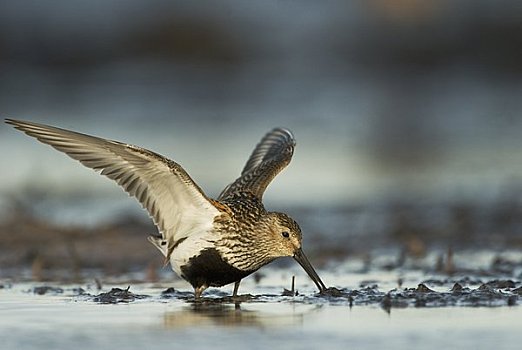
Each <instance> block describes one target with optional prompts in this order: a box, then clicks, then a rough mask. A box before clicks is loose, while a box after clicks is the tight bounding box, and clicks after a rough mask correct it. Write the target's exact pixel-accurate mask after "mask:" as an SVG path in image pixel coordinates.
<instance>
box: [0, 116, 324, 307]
mask: <svg viewBox="0 0 522 350" xmlns="http://www.w3.org/2000/svg"><path fill="white" fill-rule="evenodd" d="M6 123H8V124H11V125H13V126H14V127H15V128H16V129H18V130H21V131H23V132H25V133H26V134H27V135H29V136H32V137H35V138H36V139H38V140H39V141H41V142H43V143H46V144H48V145H50V146H52V147H54V148H55V149H57V150H58V151H61V152H64V153H66V154H67V155H68V156H70V157H71V158H73V159H76V160H78V161H80V162H81V163H82V164H83V165H85V166H86V167H89V168H92V169H94V170H96V171H99V172H100V173H101V174H102V175H105V176H107V177H108V178H110V179H112V180H114V181H116V182H117V183H118V185H120V186H121V187H122V188H123V189H124V190H125V191H126V192H127V193H128V194H129V195H131V196H134V197H136V199H137V200H138V201H139V202H140V203H141V205H142V206H143V208H145V209H146V210H147V211H148V213H149V214H150V216H151V218H152V219H153V221H154V223H155V224H156V226H157V227H158V231H159V233H158V235H155V236H151V237H149V241H150V242H151V243H152V244H154V245H155V246H156V247H157V248H158V249H159V250H160V251H161V253H162V254H163V255H164V256H165V262H166V263H168V262H170V264H171V266H172V268H173V270H174V271H175V272H176V273H177V274H178V275H179V276H181V277H182V278H183V279H185V280H186V281H188V282H189V283H190V284H191V285H192V287H193V288H194V294H195V298H196V299H198V298H200V297H201V294H202V293H203V291H204V290H205V289H206V288H208V287H210V286H213V287H221V286H224V285H227V284H229V283H235V284H234V292H233V296H234V297H236V296H237V291H238V288H239V283H240V282H241V279H242V278H244V277H246V276H248V275H250V274H251V273H253V272H255V271H257V270H258V269H259V268H260V267H262V266H264V265H266V264H268V263H270V262H272V261H273V260H275V259H277V258H279V257H286V256H291V257H293V258H294V259H295V260H296V261H297V262H298V263H299V264H300V265H301V266H302V267H303V269H304V270H305V271H306V272H307V273H308V275H309V276H310V278H311V279H312V281H313V282H314V283H315V284H316V286H317V288H319V291H320V292H324V291H325V290H326V287H325V285H324V283H323V282H322V281H321V279H320V278H319V276H318V275H317V273H316V272H315V270H314V268H313V267H312V265H311V264H310V262H309V261H308V259H307V258H306V255H305V254H304V253H303V250H302V247H301V242H302V236H301V229H300V228H299V225H298V224H297V223H296V222H295V221H294V220H293V219H292V218H290V217H289V216H288V215H286V214H284V213H278V212H270V211H267V210H266V209H265V207H264V205H263V202H262V199H263V193H264V192H265V189H266V188H267V186H268V185H269V183H270V182H271V181H272V179H273V178H274V177H275V176H276V175H277V174H278V173H279V172H280V171H281V170H283V169H284V168H285V167H286V166H287V165H288V163H290V160H291V159H292V155H293V152H294V147H295V139H294V137H293V135H292V133H291V132H290V131H289V130H287V129H283V128H276V129H273V130H272V131H270V132H269V133H267V134H266V135H265V136H264V137H263V138H262V139H261V141H260V142H259V143H258V145H257V146H256V148H255V149H254V151H253V153H252V155H251V156H250V158H249V159H248V161H247V163H246V165H245V167H244V169H243V171H242V172H241V176H240V177H239V178H238V179H237V180H235V181H234V182H232V183H231V184H230V185H228V186H227V187H226V188H225V189H224V190H223V192H221V194H220V195H219V197H218V198H217V200H214V199H211V198H209V197H207V196H206V195H205V193H204V192H203V191H202V190H201V188H200V187H199V186H198V185H197V184H196V183H195V182H194V181H193V180H192V179H191V178H190V176H189V175H188V174H187V172H186V171H185V170H184V169H183V168H182V167H181V166H180V165H179V164H178V163H176V162H174V161H172V160H170V159H168V158H165V157H163V156H161V155H159V154H157V153H154V152H152V151H149V150H147V149H144V148H141V147H137V146H133V145H129V144H125V143H121V142H117V141H112V140H106V139H103V138H99V137H95V136H89V135H85V134H80V133H77V132H74V131H69V130H65V129H60V128H56V127H52V126H47V125H42V124H37V123H32V122H26V121H20V120H13V119H6Z"/></svg>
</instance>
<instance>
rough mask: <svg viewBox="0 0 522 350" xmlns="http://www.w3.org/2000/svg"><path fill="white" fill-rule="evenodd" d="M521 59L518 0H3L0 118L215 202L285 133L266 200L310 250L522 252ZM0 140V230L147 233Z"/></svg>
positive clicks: (104, 183) (117, 200)
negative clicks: (121, 155) (157, 166)
mask: <svg viewBox="0 0 522 350" xmlns="http://www.w3.org/2000/svg"><path fill="white" fill-rule="evenodd" d="M521 47H522V3H521V2H519V1H516V0H499V1H494V2H492V1H485V0H461V1H449V0H365V1H306V0H305V1H291V0H267V1H258V2H255V1H240V0H226V1H220V2H213V1H198V2H185V1H160V0H148V1H142V0H131V1H125V2H123V1H117V0H104V1H100V0H94V1H88V2H85V1H75V0H74V1H71V0H67V1H62V0H58V1H52V2H41V1H36V0H33V1H30V0H28V1H0V76H1V79H0V115H1V117H2V118H19V119H26V120H31V121H36V122H41V123H46V124H51V125H56V126H60V127H64V128H68V129H73V130H76V131H80V132H84V133H89V134H94V135H97V136H102V137H106V138H111V139H115V140H119V141H124V142H127V143H132V144H137V145H140V146H143V147H146V148H149V149H152V150H154V151H156V152H158V153H161V154H163V155H165V156H168V157H170V158H172V159H174V160H176V161H178V162H179V163H180V164H182V165H183V166H184V167H185V169H186V170H187V171H188V172H189V174H191V176H192V177H193V178H194V179H195V180H196V181H197V182H198V183H199V184H200V185H201V186H202V188H204V189H205V190H206V192H207V193H208V194H209V195H210V196H217V194H218V193H219V192H220V191H221V189H222V188H223V187H224V186H225V185H226V184H228V183H229V182H231V181H232V180H233V179H235V177H236V176H237V175H238V174H239V172H240V170H241V169H242V166H243V164H244V162H245V161H246V159H247V157H248V156H249V154H250V152H251V150H252V149H253V147H254V145H255V144H256V143H257V142H258V140H259V139H260V138H261V136H262V135H263V134H264V133H265V132H266V131H268V130H269V129H271V128H273V127H275V126H286V127H288V128H290V129H291V130H292V131H293V132H294V133H295V136H296V138H297V142H298V146H297V149H296V152H295V155H294V159H293V161H292V163H291V165H290V166H289V167H288V168H287V169H286V170H285V171H284V172H283V173H282V174H281V176H279V177H278V178H277V179H276V180H275V181H274V183H273V184H272V186H271V187H269V189H268V191H267V194H266V197H265V198H266V199H265V200H266V202H267V206H268V207H269V208H277V209H283V210H286V211H289V212H290V213H291V214H293V215H294V216H295V217H296V219H297V220H298V221H299V222H301V223H302V224H301V226H303V229H304V230H305V231H308V232H310V233H308V236H307V237H308V238H306V239H308V240H309V241H310V242H309V244H310V245H312V244H315V247H320V246H321V244H323V245H328V244H329V246H330V247H331V252H332V254H333V250H334V247H336V246H337V248H335V249H338V246H339V244H338V242H339V241H338V240H339V237H347V238H348V239H349V240H350V244H348V243H347V244H346V246H347V247H348V246H350V247H351V248H346V249H348V250H349V251H350V249H355V248H354V246H355V247H357V244H358V243H356V242H360V239H361V240H364V238H367V239H369V240H371V242H376V241H375V240H374V237H377V236H379V235H380V236H383V237H387V238H386V239H385V240H389V239H390V237H392V239H399V240H401V239H404V240H405V242H407V243H406V244H407V245H408V246H409V247H410V248H409V249H410V250H413V251H415V249H418V248H419V245H420V252H421V253H422V252H423V251H424V247H425V245H426V242H429V240H430V239H432V240H437V239H441V237H442V238H443V239H449V240H450V241H452V242H453V241H454V240H460V241H462V240H464V241H466V242H468V243H469V242H471V241H473V243H483V244H485V245H489V244H491V243H494V244H499V245H500V246H505V245H512V244H514V243H516V244H520V245H522V243H521V240H522V238H521V237H522V192H521V190H522V152H521V150H522V136H521V132H522V118H521V116H520V114H521V111H522V98H521V96H522V50H521ZM0 147H1V149H2V150H3V152H1V154H0V163H1V164H2V168H1V169H2V170H1V172H0V205H1V207H0V208H2V211H1V212H0V213H1V214H2V215H1V216H2V217H3V221H4V222H7V223H11V224H5V223H4V226H3V227H4V229H3V232H12V230H14V229H16V227H15V226H13V224H12V223H13V222H19V221H20V220H19V219H17V220H18V221H13V218H15V217H18V216H17V215H20V214H16V213H23V215H22V217H24V218H27V217H28V216H30V217H32V218H35V220H36V219H37V220H42V221H44V222H46V223H49V224H52V225H59V226H60V227H64V226H66V227H68V225H77V226H80V227H99V226H100V224H102V223H103V224H107V223H111V222H113V221H114V218H118V219H121V218H124V219H122V220H123V221H124V222H128V218H129V217H133V218H134V217H137V218H139V220H143V221H144V222H146V223H147V225H149V222H148V221H147V219H146V215H145V214H142V213H140V207H139V205H138V204H137V203H134V202H133V201H132V200H129V199H128V198H127V197H126V196H125V195H124V194H122V192H121V190H120V189H118V188H117V186H115V185H114V184H113V183H111V182H110V181H109V180H107V179H104V178H102V177H101V176H97V175H95V174H94V173H93V172H92V171H91V170H88V169H86V168H83V167H82V166H80V165H79V164H78V163H76V162H74V161H72V160H70V159H68V158H67V157H65V156H64V155H62V154H59V153H58V152H56V151H54V150H52V149H51V148H49V147H48V146H44V145H41V144H37V143H36V142H35V141H34V140H32V139H29V138H28V137H26V136H23V135H22V134H20V133H18V132H16V131H14V130H13V129H12V128H11V127H9V126H7V125H5V124H4V125H3V126H1V127H0ZM24 220H26V219H24ZM6 227H8V228H6ZM0 231H1V230H0ZM26 231H27V228H26ZM140 234H141V235H143V232H140ZM354 237H355V238H357V240H356V241H355V240H353V238H354ZM404 237H406V238H404ZM419 237H421V238H420V239H419ZM506 237H508V240H506V239H507V238H506ZM141 238H142V236H140V239H141ZM329 242H330V243H329ZM411 242H413V243H411ZM499 242H501V243H499ZM317 249H319V248H317ZM346 249H344V248H343V249H341V250H342V252H340V253H339V254H341V255H342V254H344V253H345V250H346Z"/></svg>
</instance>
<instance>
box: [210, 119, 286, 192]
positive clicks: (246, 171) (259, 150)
mask: <svg viewBox="0 0 522 350" xmlns="http://www.w3.org/2000/svg"><path fill="white" fill-rule="evenodd" d="M294 148H295V139H294V135H292V133H291V132H290V130H288V129H284V128H275V129H273V130H272V131H270V132H269V133H267V134H266V135H265V136H264V137H263V138H262V139H261V141H260V142H259V143H258V144H257V146H256V148H255V149H254V151H253V152H252V154H251V155H250V158H249V159H248V161H247V163H246V165H245V167H244V168H243V171H242V172H241V176H240V177H239V178H238V179H236V180H235V181H234V182H233V183H231V184H230V185H228V186H227V187H226V188H225V189H224V190H223V192H221V194H220V195H219V199H224V198H226V197H228V196H230V195H233V194H234V193H235V192H239V191H249V192H251V193H253V194H254V195H255V196H256V197H257V198H259V199H262V197H263V193H264V192H265V190H266V188H267V187H268V185H269V184H270V182H271V181H272V180H273V179H274V178H275V177H276V175H277V174H279V172H281V170H283V169H284V168H285V167H286V166H287V165H288V164H289V163H290V160H291V159H292V155H293V153H294Z"/></svg>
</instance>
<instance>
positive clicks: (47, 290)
mask: <svg viewBox="0 0 522 350" xmlns="http://www.w3.org/2000/svg"><path fill="white" fill-rule="evenodd" d="M32 292H33V293H34V294H38V295H44V294H62V293H63V289H62V288H58V287H51V286H39V287H34V288H33V290H32Z"/></svg>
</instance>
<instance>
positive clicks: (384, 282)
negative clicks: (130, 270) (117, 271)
mask: <svg viewBox="0 0 522 350" xmlns="http://www.w3.org/2000/svg"><path fill="white" fill-rule="evenodd" d="M265 270H266V271H265V274H266V276H267V277H265V278H263V279H262V280H261V281H260V282H259V283H256V282H255V281H254V279H253V278H247V279H246V280H245V281H244V282H243V283H242V285H241V288H240V294H243V293H245V294H243V295H246V294H247V293H249V295H252V296H244V297H243V298H242V299H243V301H242V302H239V303H233V302H232V301H231V300H230V299H229V298H227V297H226V296H227V295H230V293H231V288H230V287H224V288H221V289H210V290H209V291H208V292H207V293H206V295H205V298H204V300H203V302H199V303H194V302H193V300H192V294H191V293H190V287H189V286H188V285H187V284H186V283H185V282H183V281H179V280H174V281H172V282H162V283H158V284H147V283H132V284H131V285H130V290H129V293H133V294H132V295H143V296H144V298H143V299H139V298H137V299H134V300H132V299H129V300H127V302H121V303H117V304H103V303H99V302H96V301H95V300H96V298H95V296H96V295H99V294H100V293H102V292H109V291H110V290H111V288H112V287H119V288H123V289H125V288H126V287H127V284H125V283H123V282H119V283H114V282H112V283H109V284H107V285H104V286H103V288H102V289H101V290H98V289H97V288H96V286H95V284H94V283H93V284H84V285H63V284H45V283H41V282H39V283H37V282H31V281H29V282H10V283H9V282H6V283H4V288H2V289H0V314H1V315H2V317H1V318H0V339H1V342H2V346H1V348H2V349H22V350H24V349H42V348H46V349H47V348H48V349H71V348H77V347H81V348H99V349H106V348H113V349H140V348H147V349H160V348H166V347H169V348H174V349H176V348H210V347H211V348H213V349H230V348H237V347H239V346H243V347H246V346H248V348H251V349H267V348H270V347H275V348H285V349H317V348H319V347H321V348H324V346H325V345H326V346H327V347H328V348H343V349H346V348H377V347H380V348H386V349H404V348H418V347H422V348H423V349H441V348H451V349H456V348H474V349H492V348H495V349H518V348H520V344H521V343H522V333H521V332H520V319H521V317H522V308H521V307H520V306H519V305H518V298H519V296H517V294H516V293H514V292H513V290H514V287H513V288H507V289H506V288H504V289H501V288H494V289H495V293H500V294H502V295H504V294H506V295H507V294H512V295H513V296H514V298H515V299H514V301H515V303H514V304H515V305H514V306H507V303H506V302H505V300H503V299H499V300H496V301H495V300H492V301H490V302H489V303H486V304H484V306H489V307H484V306H483V307H467V306H471V304H465V303H464V304H457V305H459V306H448V307H438V305H437V304H429V303H428V305H425V306H427V307H418V306H419V305H417V307H416V306H415V305H416V303H415V301H414V300H407V301H404V300H402V301H401V303H395V304H392V306H391V307H390V308H386V307H384V305H383V302H382V300H381V299H376V300H377V301H370V302H366V301H365V297H366V298H367V297H369V296H370V295H375V294H379V293H381V294H382V295H384V294H386V292H387V291H390V293H392V292H391V291H405V290H410V289H414V288H416V287H417V283H418V282H420V281H423V279H422V278H423V274H422V273H420V272H415V271H409V272H407V273H404V272H403V273H401V274H400V277H401V278H402V279H403V285H402V286H401V288H398V286H397V278H398V276H399V274H398V273H397V272H382V271H371V272H369V273H364V274H362V273H361V274H357V273H356V274H353V273H352V274H346V275H345V274H343V275H342V277H340V276H339V275H337V274H336V273H333V272H328V271H320V274H321V276H322V277H323V279H324V280H325V281H326V282H327V284H328V282H329V281H336V282H338V283H339V284H341V285H348V286H355V287H354V288H353V289H352V290H351V291H354V290H356V291H357V293H358V294H353V295H354V297H353V298H352V299H351V300H350V299H349V298H347V297H340V298H334V297H318V296H317V295H315V292H316V291H315V290H314V289H313V286H312V285H311V284H309V281H308V280H307V279H306V277H305V276H304V275H301V274H299V273H298V274H297V278H296V288H297V290H298V291H299V295H298V296H295V297H292V296H281V292H282V286H286V287H287V288H290V286H289V285H287V284H289V283H287V282H288V281H289V279H290V277H291V275H292V273H293V272H294V271H292V270H290V269H288V270H279V269H273V268H268V269H265ZM437 281H440V283H438V282H437ZM486 281H487V280H484V282H486ZM425 283H426V285H427V286H428V287H429V288H431V289H433V290H434V291H435V292H434V293H439V292H443V293H447V292H449V290H450V288H451V284H452V283H453V280H452V279H442V278H441V279H431V280H428V281H426V282H425ZM514 283H515V286H516V287H517V288H518V287H520V282H514ZM372 284H374V285H377V287H376V288H374V289H373V290H371V288H368V287H367V286H369V285H372ZM40 286H52V287H59V288H61V289H58V290H55V291H53V290H49V291H47V292H46V293H44V294H43V295H39V294H36V293H34V290H35V287H40ZM171 286H173V287H174V288H175V290H176V292H175V293H173V294H168V295H165V294H164V293H163V292H164V291H165V290H166V289H167V288H168V287H171ZM78 287H81V288H82V289H81V290H80V289H78ZM464 287H465V288H469V289H471V290H477V289H478V288H479V287H480V286H479V284H478V283H477V282H475V281H472V280H470V282H469V283H468V284H465V285H464ZM382 295H381V296H382ZM379 300H380V301H379ZM394 301H397V299H394ZM350 305H352V306H350Z"/></svg>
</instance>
